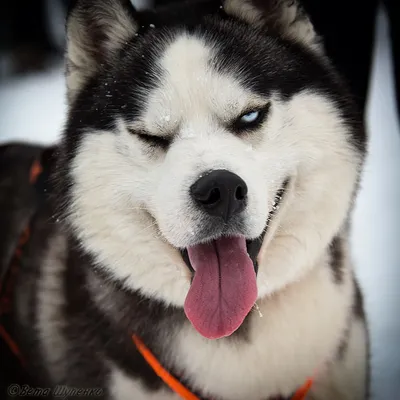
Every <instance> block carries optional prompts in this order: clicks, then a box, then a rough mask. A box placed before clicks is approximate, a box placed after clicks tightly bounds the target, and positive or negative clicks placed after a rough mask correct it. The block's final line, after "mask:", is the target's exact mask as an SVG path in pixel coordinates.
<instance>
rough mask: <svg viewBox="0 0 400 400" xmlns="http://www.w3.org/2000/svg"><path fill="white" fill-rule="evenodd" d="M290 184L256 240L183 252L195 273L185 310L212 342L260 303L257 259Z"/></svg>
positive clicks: (228, 239)
mask: <svg viewBox="0 0 400 400" xmlns="http://www.w3.org/2000/svg"><path fill="white" fill-rule="evenodd" d="M288 184H289V180H286V181H285V182H284V183H283V185H282V187H281V189H280V190H278V192H277V193H276V196H275V201H274V203H273V208H272V210H271V212H270V214H269V216H268V220H267V224H266V228H265V229H264V231H263V233H262V234H261V235H260V236H259V237H258V238H256V239H254V240H246V238H245V237H243V236H237V237H221V238H219V239H216V240H213V241H212V242H210V243H202V244H198V245H195V246H192V247H190V248H188V249H185V250H183V251H182V252H181V253H182V257H183V259H184V261H185V262H186V264H187V266H188V267H189V268H190V270H191V271H192V272H193V279H192V283H191V287H190V289H189V293H188V295H187V297H186V301H185V305H184V309H185V313H186V316H187V317H188V319H189V320H190V321H191V323H192V325H193V326H194V327H195V329H196V330H197V331H198V332H199V333H201V334H202V335H203V336H205V337H207V338H209V339H218V338H221V337H225V336H230V335H231V334H232V333H233V332H234V331H236V330H237V329H238V328H239V327H240V325H241V324H242V323H243V321H244V319H245V318H246V316H247V314H248V313H249V312H250V310H251V309H252V307H253V306H254V303H255V301H256V300H257V283H256V278H257V270H258V266H257V256H258V253H259V251H260V248H261V245H262V242H263V239H264V236H265V234H266V232H267V230H268V225H269V224H270V222H271V221H272V219H273V218H274V217H275V215H276V214H277V212H278V209H279V207H280V205H281V203H282V200H283V198H284V195H285V192H286V189H287V187H288Z"/></svg>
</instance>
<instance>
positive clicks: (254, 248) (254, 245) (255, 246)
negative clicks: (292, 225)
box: [180, 178, 290, 274]
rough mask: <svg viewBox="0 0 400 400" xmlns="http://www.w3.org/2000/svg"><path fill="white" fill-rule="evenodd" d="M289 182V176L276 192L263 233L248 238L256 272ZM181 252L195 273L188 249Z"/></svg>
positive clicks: (248, 247)
mask: <svg viewBox="0 0 400 400" xmlns="http://www.w3.org/2000/svg"><path fill="white" fill-rule="evenodd" d="M289 182H290V179H289V178H288V179H286V180H285V181H284V182H283V184H282V187H281V188H280V189H279V190H278V191H277V192H276V195H275V200H274V204H273V208H272V210H271V212H270V213H269V215H268V219H267V223H266V225H265V228H264V230H263V232H262V233H261V235H260V236H259V237H257V238H255V239H252V240H246V246H247V253H248V254H249V256H250V259H251V261H253V265H254V270H255V271H256V273H257V272H258V263H257V256H258V253H259V252H260V249H261V246H262V243H263V241H264V237H265V235H266V233H267V231H268V225H269V224H270V222H271V220H272V219H273V218H274V216H275V214H276V213H277V212H278V210H279V206H280V205H281V203H282V201H283V198H284V197H285V193H286V190H287V188H288V186H289ZM180 252H181V255H182V258H183V261H185V263H186V265H187V267H188V268H189V270H190V271H191V272H192V273H193V274H194V272H195V271H194V269H193V267H192V264H191V262H190V259H189V254H188V251H187V249H181V250H180Z"/></svg>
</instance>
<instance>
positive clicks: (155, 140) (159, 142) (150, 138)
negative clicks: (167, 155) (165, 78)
mask: <svg viewBox="0 0 400 400" xmlns="http://www.w3.org/2000/svg"><path fill="white" fill-rule="evenodd" d="M128 130H129V132H130V133H131V134H132V135H135V136H137V137H138V138H139V139H140V140H142V141H143V142H145V143H146V144H147V145H149V146H151V147H158V148H161V149H163V150H167V149H168V147H169V145H170V144H171V142H172V139H171V138H169V137H165V136H156V135H150V134H148V133H144V132H142V131H136V130H134V129H129V128H128Z"/></svg>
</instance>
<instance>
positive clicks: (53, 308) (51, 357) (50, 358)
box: [36, 234, 68, 382]
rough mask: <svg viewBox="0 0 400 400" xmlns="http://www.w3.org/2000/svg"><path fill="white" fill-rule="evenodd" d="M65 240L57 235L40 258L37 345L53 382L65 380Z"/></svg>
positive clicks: (66, 349)
mask: <svg viewBox="0 0 400 400" xmlns="http://www.w3.org/2000/svg"><path fill="white" fill-rule="evenodd" d="M66 248H67V243H66V238H65V237H64V236H63V235H60V234H56V235H55V236H54V237H53V238H52V239H51V240H50V241H49V244H48V248H47V251H46V254H45V255H44V257H43V260H44V262H43V265H42V267H41V276H40V278H39V279H38V281H37V282H38V289H37V305H36V307H37V310H36V312H37V318H38V321H37V326H36V329H37V331H38V333H39V337H40V338H41V341H40V344H39V345H40V346H41V351H42V355H43V357H44V360H43V363H44V364H45V365H47V366H48V373H49V374H50V376H51V377H52V379H54V380H53V381H58V382H60V381H62V379H64V378H65V373H66V371H65V370H64V367H65V363H64V362H63V361H64V360H65V357H67V351H68V348H67V347H66V338H65V336H64V335H63V333H62V330H63V328H64V327H65V326H66V325H67V323H68V322H67V321H66V320H65V318H64V313H63V309H62V307H63V306H64V305H65V293H64V283H63V278H64V276H63V273H64V270H65V268H66V254H67V253H66Z"/></svg>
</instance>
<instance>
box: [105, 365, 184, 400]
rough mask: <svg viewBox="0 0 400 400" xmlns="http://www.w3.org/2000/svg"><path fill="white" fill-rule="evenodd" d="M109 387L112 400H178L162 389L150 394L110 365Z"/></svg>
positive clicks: (140, 384)
mask: <svg viewBox="0 0 400 400" xmlns="http://www.w3.org/2000/svg"><path fill="white" fill-rule="evenodd" d="M109 380H110V382H109V387H110V392H111V399H114V400H178V399H180V397H179V396H177V395H176V394H174V393H172V392H170V391H168V390H166V389H163V390H159V391H157V392H150V391H149V390H147V389H146V387H145V386H144V385H143V384H142V383H141V382H139V381H137V380H133V379H132V378H130V377H129V376H128V375H126V374H125V372H123V371H122V370H121V369H120V368H118V367H117V366H116V365H113V364H111V365H110V378H109Z"/></svg>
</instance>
